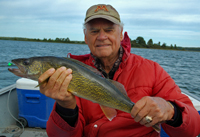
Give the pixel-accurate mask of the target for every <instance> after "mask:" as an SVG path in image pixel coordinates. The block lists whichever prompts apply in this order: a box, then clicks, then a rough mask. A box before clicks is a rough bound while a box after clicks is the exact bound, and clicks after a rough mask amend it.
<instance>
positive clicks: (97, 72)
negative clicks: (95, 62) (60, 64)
mask: <svg viewBox="0 0 200 137" xmlns="http://www.w3.org/2000/svg"><path fill="white" fill-rule="evenodd" d="M63 58H64V59H68V60H70V61H72V62H75V63H76V64H79V65H81V66H83V67H85V68H87V69H89V70H90V71H92V72H94V73H95V74H97V75H99V76H101V77H103V75H102V73H101V72H100V71H98V70H97V69H95V68H93V67H91V66H89V65H86V64H84V63H82V62H80V61H78V60H75V59H72V58H67V57H63Z"/></svg>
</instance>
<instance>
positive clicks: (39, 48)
mask: <svg viewBox="0 0 200 137" xmlns="http://www.w3.org/2000/svg"><path fill="white" fill-rule="evenodd" d="M0 48H1V50H0V53H1V54H0V89H2V88H4V87H6V86H9V85H11V84H14V83H15V82H16V80H17V79H19V77H17V76H15V75H14V74H12V73H10V72H9V71H8V68H9V67H15V66H8V63H9V62H11V60H12V59H15V58H22V57H25V58H27V57H32V56H60V57H66V56H67V54H68V53H72V54H75V55H81V54H87V53H89V52H90V51H89V48H88V46H87V45H76V44H62V43H45V42H26V41H9V40H0ZM131 52H132V53H134V54H137V55H140V56H142V57H144V58H147V59H151V60H153V61H156V62H158V63H159V64H160V65H161V66H162V67H163V68H164V69H165V70H166V71H167V72H168V73H169V74H170V76H171V77H172V78H173V79H174V80H175V82H176V84H177V85H178V86H179V87H180V88H181V89H184V90H187V91H189V92H190V93H192V94H195V95H196V96H198V97H200V61H199V59H200V52H188V51H171V50H157V49H140V48H132V49H131Z"/></svg>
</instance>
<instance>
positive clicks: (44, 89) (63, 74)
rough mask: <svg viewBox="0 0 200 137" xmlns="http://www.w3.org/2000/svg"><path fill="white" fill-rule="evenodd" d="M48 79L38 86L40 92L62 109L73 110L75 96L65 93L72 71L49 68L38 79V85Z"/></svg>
mask: <svg viewBox="0 0 200 137" xmlns="http://www.w3.org/2000/svg"><path fill="white" fill-rule="evenodd" d="M48 77H50V78H49V81H48V82H47V83H44V84H42V85H40V92H41V93H42V94H44V95H46V96H47V97H50V98H53V99H55V100H56V102H57V103H58V104H59V105H60V106H62V107H64V108H68V109H75V107H76V99H75V96H74V95H72V94H71V93H70V92H68V91H67V89H68V86H69V83H70V81H71V79H72V70H71V69H66V67H60V68H58V69H57V70H55V69H54V68H51V69H49V70H47V71H46V72H45V73H43V74H42V75H41V76H40V77H39V79H38V82H39V84H40V83H41V82H43V81H44V80H45V79H47V78H48Z"/></svg>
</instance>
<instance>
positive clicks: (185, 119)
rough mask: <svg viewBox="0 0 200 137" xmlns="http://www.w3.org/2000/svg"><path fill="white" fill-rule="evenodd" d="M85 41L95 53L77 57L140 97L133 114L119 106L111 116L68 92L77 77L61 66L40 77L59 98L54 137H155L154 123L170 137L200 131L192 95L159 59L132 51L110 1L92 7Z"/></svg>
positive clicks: (49, 125) (54, 114)
mask: <svg viewBox="0 0 200 137" xmlns="http://www.w3.org/2000/svg"><path fill="white" fill-rule="evenodd" d="M84 26H85V28H84V34H85V42H86V43H87V44H88V46H89V48H90V51H91V54H87V55H80V56H74V55H71V58H75V59H78V60H80V61H82V62H84V63H85V64H87V65H90V66H92V67H95V68H97V69H98V70H99V71H100V72H102V74H103V75H104V76H105V77H106V78H110V79H113V80H116V81H118V82H120V83H122V84H123V85H124V87H125V89H126V91H127V94H128V96H129V98H130V99H131V100H132V101H133V102H135V105H134V107H133V108H132V111H131V114H128V113H125V112H122V111H117V113H118V114H117V116H116V117H115V118H114V119H113V120H112V121H109V120H108V119H107V118H106V117H105V115H104V114H103V112H102V110H101V109H100V107H99V105H98V104H96V103H92V102H91V101H88V100H85V99H82V98H78V97H75V96H74V95H72V94H71V93H69V92H68V91H67V87H68V85H69V83H70V81H71V80H72V79H73V73H72V70H71V69H66V68H65V67H61V68H59V69H57V70H55V69H50V70H48V71H47V72H45V73H44V74H43V75H42V76H41V77H40V78H39V82H41V81H43V80H44V79H46V78H48V77H49V76H51V77H50V79H49V81H48V83H46V84H44V85H42V86H41V87H40V91H41V93H43V94H45V95H46V96H48V97H51V98H53V99H55V100H56V104H55V105H54V108H53V111H52V113H51V115H50V118H49V120H48V122H47V133H48V135H49V136H59V137H64V136H66V137H68V136H73V137H81V136H87V137H89V136H90V137H94V136H100V137H101V136H102V137H110V136H113V137H117V136H119V137H121V136H124V137H126V136H147V137H150V136H151V137H156V136H159V133H158V132H156V131H155V130H154V129H153V128H152V126H153V125H155V124H156V123H162V127H163V128H164V130H165V131H166V132H167V133H168V135H170V136H182V137H183V136H185V137H187V136H188V137H192V136H196V135H198V134H199V133H200V126H199V121H200V116H199V114H198V112H197V111H196V110H195V108H194V107H193V105H192V102H191V101H190V100H189V98H188V97H187V96H185V95H183V94H181V91H180V89H179V87H178V86H177V85H176V84H175V82H174V81H173V79H172V78H171V77H170V76H169V75H168V74H167V72H166V71H164V70H163V68H162V67H161V66H160V65H158V64H157V63H156V62H153V61H150V60H147V59H144V58H142V57H140V56H137V55H135V54H131V53H130V41H129V38H128V36H127V34H126V33H125V36H124V39H123V25H122V23H121V20H120V16H119V14H118V12H117V11H116V10H115V9H114V8H113V7H112V6H110V5H104V4H100V5H94V6H92V7H90V8H89V9H88V10H87V13H86V18H85V23H84Z"/></svg>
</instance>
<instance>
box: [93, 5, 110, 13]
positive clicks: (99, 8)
mask: <svg viewBox="0 0 200 137" xmlns="http://www.w3.org/2000/svg"><path fill="white" fill-rule="evenodd" d="M98 10H104V11H108V9H107V8H106V6H105V5H103V6H97V8H96V10H95V11H94V12H97V11H98Z"/></svg>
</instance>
